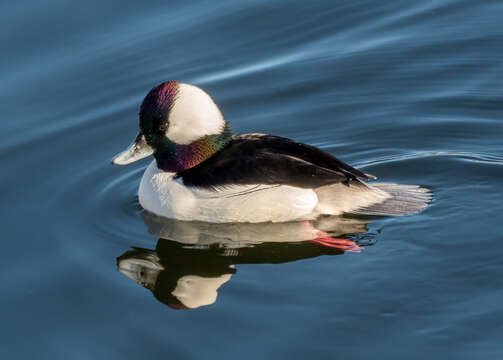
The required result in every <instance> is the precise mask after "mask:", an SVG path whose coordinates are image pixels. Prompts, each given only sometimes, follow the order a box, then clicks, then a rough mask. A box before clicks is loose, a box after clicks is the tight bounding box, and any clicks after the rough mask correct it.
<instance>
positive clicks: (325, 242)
mask: <svg viewBox="0 0 503 360" xmlns="http://www.w3.org/2000/svg"><path fill="white" fill-rule="evenodd" d="M316 235H317V238H316V239H313V240H309V241H311V242H313V243H315V244H319V245H322V246H327V247H332V248H336V249H339V250H342V251H350V252H360V251H362V250H363V248H362V247H360V246H358V245H356V243H355V242H354V241H351V240H348V239H342V238H333V237H330V236H328V235H327V234H326V233H324V232H323V231H319V232H318V233H317V234H316Z"/></svg>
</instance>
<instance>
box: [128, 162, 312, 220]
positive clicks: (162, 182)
mask: <svg viewBox="0 0 503 360" xmlns="http://www.w3.org/2000/svg"><path fill="white" fill-rule="evenodd" d="M173 177H174V174H173V173H167V172H164V171H162V170H159V169H158V168H157V165H156V163H155V160H154V161H153V162H152V163H151V164H150V165H149V167H148V168H147V169H146V170H145V173H144V174H143V178H142V180H141V183H140V188H139V191H138V195H139V200H140V204H141V206H142V207H143V208H145V209H146V210H148V211H150V212H152V213H154V214H156V215H159V216H164V217H168V218H173V219H178V220H186V221H206V222H267V221H272V222H282V221H292V220H300V219H309V218H311V217H312V215H311V214H312V213H313V210H314V208H315V207H316V205H317V203H318V197H317V195H316V193H315V192H314V191H313V190H310V189H300V188H296V187H292V186H286V185H281V186H269V185H235V186H229V187H226V188H225V189H223V190H218V191H210V190H204V189H198V188H192V187H186V186H184V185H183V183H182V181H181V180H178V179H173Z"/></svg>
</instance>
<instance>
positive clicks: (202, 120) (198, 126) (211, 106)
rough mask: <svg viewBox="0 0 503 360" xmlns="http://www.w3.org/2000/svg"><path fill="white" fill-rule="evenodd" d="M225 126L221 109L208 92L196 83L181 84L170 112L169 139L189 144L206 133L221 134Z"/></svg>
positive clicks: (167, 133)
mask: <svg viewBox="0 0 503 360" xmlns="http://www.w3.org/2000/svg"><path fill="white" fill-rule="evenodd" d="M224 126H225V121H224V118H223V116H222V113H221V112H220V109H219V108H218V106H217V105H216V104H215V102H214V101H213V99H212V98H211V97H210V96H209V95H208V94H207V93H206V92H204V91H203V90H202V89H200V88H198V87H197V86H194V85H189V84H182V83H180V84H179V86H178V93H177V97H176V100H175V101H174V104H173V107H172V108H171V111H170V113H169V127H168V131H167V132H166V137H167V138H168V139H169V140H171V141H173V142H175V143H177V144H180V145H187V144H190V143H191V142H193V141H195V140H197V139H200V138H201V137H203V136H205V135H215V134H219V133H220V132H221V131H222V129H223V128H224Z"/></svg>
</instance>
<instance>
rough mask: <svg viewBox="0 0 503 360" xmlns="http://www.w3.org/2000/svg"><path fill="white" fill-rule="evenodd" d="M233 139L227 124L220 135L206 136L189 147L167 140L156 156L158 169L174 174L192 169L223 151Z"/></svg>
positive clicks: (188, 145)
mask: <svg viewBox="0 0 503 360" xmlns="http://www.w3.org/2000/svg"><path fill="white" fill-rule="evenodd" d="M231 138H232V130H231V128H230V126H229V125H228V124H227V123H225V127H224V129H223V131H222V132H221V133H220V134H216V135H206V136H204V137H202V138H200V139H199V140H196V141H194V142H192V143H190V144H187V145H179V144H176V143H174V142H171V141H169V140H167V141H166V142H165V143H164V144H162V146H161V147H160V149H159V148H158V149H157V151H156V152H155V154H154V157H155V159H156V161H157V167H158V168H159V169H161V170H164V171H166V172H174V173H178V172H181V171H184V170H187V169H190V168H192V167H194V166H196V165H198V164H200V163H202V162H203V161H205V160H207V159H208V158H209V157H211V156H212V155H214V154H215V153H217V152H218V151H220V150H222V149H223V148H224V147H225V146H226V145H227V144H228V143H229V142H230V141H231Z"/></svg>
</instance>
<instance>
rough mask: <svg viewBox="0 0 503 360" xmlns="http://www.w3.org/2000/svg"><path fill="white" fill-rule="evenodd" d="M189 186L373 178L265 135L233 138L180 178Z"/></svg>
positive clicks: (326, 182) (313, 150) (308, 148)
mask: <svg viewBox="0 0 503 360" xmlns="http://www.w3.org/2000/svg"><path fill="white" fill-rule="evenodd" d="M177 178H181V179H182V180H183V183H184V184H185V185H186V186H196V187H201V188H209V189H218V188H219V187H225V186H229V185H234V184H238V185H252V184H267V185H290V186H295V187H300V188H316V187H320V186H324V185H329V184H335V183H344V184H346V185H349V182H350V181H352V180H355V179H357V178H371V175H368V174H365V173H363V172H361V171H359V170H357V169H355V168H353V167H351V166H349V165H348V164H346V163H344V162H342V161H340V160H339V159H337V158H335V157H334V156H332V155H331V154H329V153H327V152H325V151H323V150H320V149H318V148H316V147H314V146H310V145H306V144H302V143H298V142H295V141H293V140H290V139H287V138H283V137H279V136H272V135H262V134H243V135H238V136H234V137H233V138H232V140H231V142H230V143H229V144H228V145H227V146H226V147H225V148H224V149H222V150H220V151H219V152H217V153H216V154H214V155H213V156H211V157H210V158H209V159H207V160H206V161H204V162H202V163H200V164H198V165H196V166H194V167H192V168H190V169H188V170H185V171H182V172H180V173H178V174H177Z"/></svg>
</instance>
